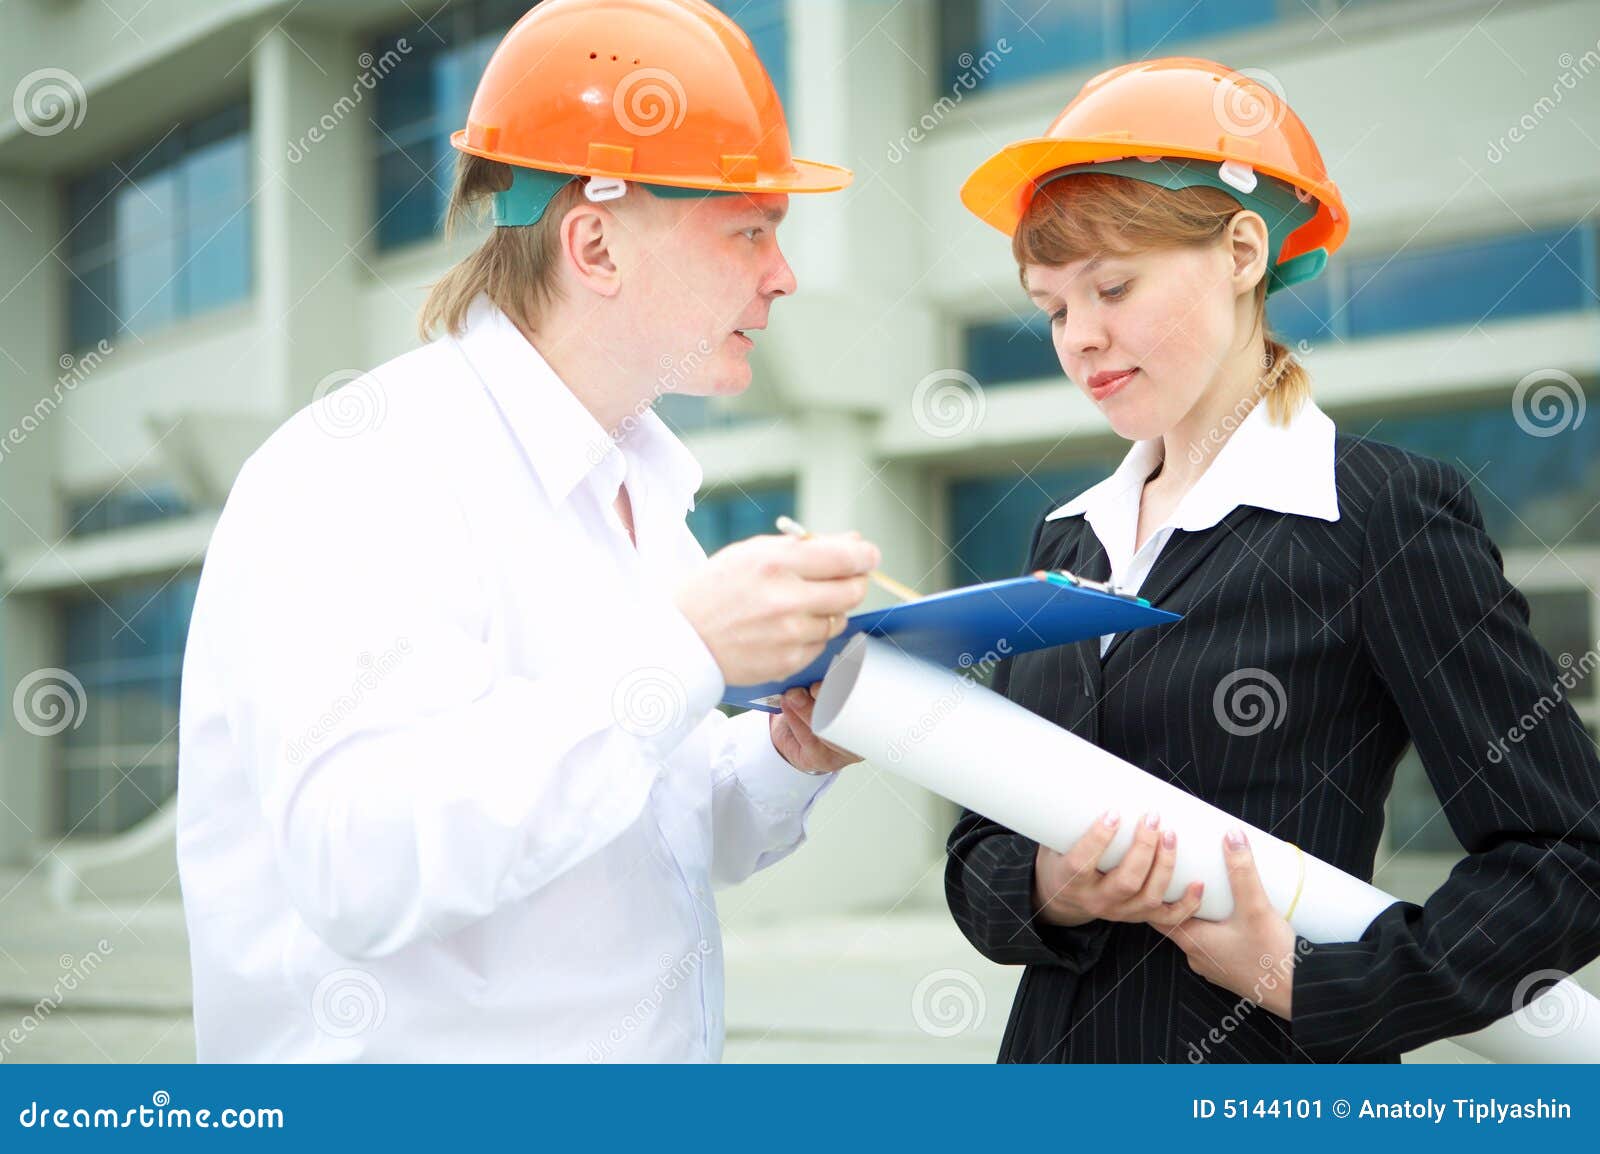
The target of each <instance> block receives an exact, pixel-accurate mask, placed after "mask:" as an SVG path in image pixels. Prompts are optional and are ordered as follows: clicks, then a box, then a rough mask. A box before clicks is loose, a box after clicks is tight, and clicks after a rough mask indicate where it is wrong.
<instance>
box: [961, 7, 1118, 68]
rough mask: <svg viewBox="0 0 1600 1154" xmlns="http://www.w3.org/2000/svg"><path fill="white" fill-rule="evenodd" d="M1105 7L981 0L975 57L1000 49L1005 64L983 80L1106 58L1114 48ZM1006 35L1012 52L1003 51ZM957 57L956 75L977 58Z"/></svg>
mask: <svg viewBox="0 0 1600 1154" xmlns="http://www.w3.org/2000/svg"><path fill="white" fill-rule="evenodd" d="M1109 33H1110V28H1109V26H1108V22H1107V19H1106V8H1105V5H1104V4H1102V3H1101V2H1100V0H1047V2H1045V3H1043V4H1041V3H1038V2H1037V0H1030V2H1028V3H1023V4H1016V3H1005V2H1004V0H982V2H981V3H979V5H978V21H977V39H976V41H975V42H974V43H973V44H971V45H970V46H969V52H970V55H971V57H974V58H981V57H982V56H983V54H984V53H985V52H988V51H991V50H993V51H995V52H997V53H1001V56H1000V60H1001V63H1000V64H999V66H998V67H997V68H995V69H994V70H993V71H991V72H989V73H988V75H987V76H986V77H985V78H984V80H985V83H990V84H1015V83H1017V82H1018V81H1020V80H1027V79H1030V78H1032V77H1035V76H1043V75H1046V74H1048V73H1051V72H1059V71H1061V70H1062V69H1065V68H1073V67H1077V66H1081V65H1084V64H1090V63H1094V62H1096V61H1099V60H1103V59H1105V58H1106V57H1107V56H1108V55H1110V54H1111V52H1112V51H1113V47H1112V45H1111V43H1110V42H1109V39H1108V37H1109ZM1002 39H1004V40H1005V42H1006V47H1007V48H1009V49H1010V51H1004V50H1003V49H1002V48H1001V46H1000V41H1001V40H1002ZM962 59H963V58H961V57H958V58H957V59H956V61H955V65H956V70H957V71H956V75H958V76H959V75H960V73H961V71H962V70H964V69H969V68H972V67H973V62H972V61H970V60H969V62H968V63H966V64H963V63H962Z"/></svg>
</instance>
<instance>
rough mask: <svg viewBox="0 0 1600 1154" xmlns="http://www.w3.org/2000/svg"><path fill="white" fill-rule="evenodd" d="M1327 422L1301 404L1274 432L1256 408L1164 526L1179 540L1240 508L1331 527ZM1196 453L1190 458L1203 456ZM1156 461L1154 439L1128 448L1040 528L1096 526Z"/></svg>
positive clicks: (1335, 500) (1334, 497)
mask: <svg viewBox="0 0 1600 1154" xmlns="http://www.w3.org/2000/svg"><path fill="white" fill-rule="evenodd" d="M1335 432H1336V430H1335V428H1334V424H1333V421H1332V420H1331V419H1330V418H1329V417H1328V415H1327V414H1326V413H1324V412H1323V411H1322V410H1321V409H1319V408H1318V407H1317V405H1316V403H1315V402H1314V401H1312V400H1311V399H1310V398H1307V399H1306V400H1305V402H1304V403H1303V404H1302V405H1301V407H1300V410H1299V412H1297V413H1296V414H1295V415H1294V417H1293V418H1292V419H1291V420H1290V422H1289V424H1288V425H1287V426H1281V425H1275V424H1273V423H1272V421H1271V420H1270V418H1269V413H1268V408H1267V406H1266V405H1264V404H1257V405H1255V406H1254V407H1253V408H1252V409H1251V410H1250V412H1249V414H1248V415H1247V416H1246V417H1245V419H1244V420H1243V421H1241V422H1239V426H1238V428H1237V429H1235V430H1234V432H1233V435H1232V436H1230V437H1229V438H1228V439H1227V441H1226V442H1224V443H1223V445H1222V447H1221V448H1220V449H1216V450H1214V451H1215V452H1216V459H1215V460H1214V461H1212V462H1211V467H1210V468H1208V469H1207V470H1206V471H1205V472H1204V473H1202V474H1201V475H1200V479H1199V480H1198V481H1196V482H1195V485H1194V488H1192V489H1190V490H1189V492H1188V493H1186V494H1185V495H1184V498H1183V500H1182V501H1181V502H1180V503H1179V505H1178V507H1177V509H1175V510H1174V511H1173V514H1172V516H1171V517H1170V518H1169V519H1168V521H1167V524H1168V525H1171V526H1173V527H1174V528H1177V529H1183V530H1185V531H1187V532H1199V531H1200V530H1203V529H1210V528H1212V527H1213V526H1215V525H1216V524H1217V523H1218V522H1220V521H1221V520H1222V519H1223V518H1224V517H1226V516H1227V515H1228V514H1229V513H1231V512H1233V511H1234V510H1235V509H1237V508H1239V507H1240V506H1241V505H1249V506H1252V507H1254V508H1257V509H1269V510H1272V511H1274V512H1278V513H1291V514H1296V515H1298V516H1302V517H1316V518H1318V519H1320V520H1323V521H1337V520H1338V519H1339V496H1338V489H1337V486H1336V485H1335V479H1334V436H1335ZM1205 449H1206V446H1204V445H1196V446H1195V447H1194V449H1193V450H1192V451H1193V452H1196V453H1200V452H1204V451H1205ZM1161 459H1162V449H1161V440H1160V438H1155V439H1153V440H1149V441H1139V442H1136V443H1135V444H1134V446H1133V448H1131V449H1129V450H1128V454H1127V456H1125V457H1124V458H1123V459H1122V464H1120V465H1118V466H1117V470H1116V472H1114V473H1112V474H1111V476H1109V477H1107V478H1106V479H1105V480H1104V481H1101V482H1100V483H1099V484H1098V485H1095V486H1093V487H1092V488H1089V489H1087V490H1085V491H1084V492H1083V493H1080V494H1079V495H1078V496H1077V497H1074V498H1073V499H1072V500H1071V501H1068V502H1067V503H1066V504H1065V505H1062V506H1061V507H1060V508H1059V509H1056V510H1054V511H1052V512H1051V513H1050V514H1049V515H1048V516H1047V517H1046V518H1045V520H1047V521H1054V520H1057V519H1059V518H1062V517H1075V516H1078V515H1080V514H1087V515H1088V517H1089V520H1090V521H1091V522H1093V521H1095V520H1096V519H1097V516H1098V517H1100V518H1104V517H1105V516H1106V515H1108V514H1109V513H1110V512H1111V510H1112V509H1113V508H1114V507H1116V506H1117V505H1119V504H1120V503H1121V502H1122V501H1125V500H1126V499H1127V497H1128V490H1129V489H1130V488H1131V487H1134V486H1140V487H1142V486H1143V484H1144V482H1145V480H1146V479H1147V478H1148V477H1149V476H1150V474H1151V473H1152V472H1154V471H1155V467H1156V465H1157V464H1158V463H1159V462H1160V461H1161Z"/></svg>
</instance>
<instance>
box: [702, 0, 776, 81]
mask: <svg viewBox="0 0 1600 1154" xmlns="http://www.w3.org/2000/svg"><path fill="white" fill-rule="evenodd" d="M714 2H715V3H716V5H717V7H718V8H721V9H722V10H723V11H724V12H726V13H727V14H728V15H729V16H731V17H733V19H734V21H735V22H736V23H737V24H738V25H739V27H741V28H743V29H744V31H745V34H746V35H747V36H749V37H750V42H751V43H752V44H754V45H755V48H756V55H757V56H759V57H760V58H761V63H762V64H763V65H765V66H766V69H767V74H768V75H769V76H771V77H772V86H773V87H774V88H775V89H777V90H778V99H779V100H780V101H782V102H783V103H784V104H786V105H787V104H788V103H789V98H790V95H791V94H790V92H789V24H788V20H787V18H786V13H785V11H784V8H785V0H714Z"/></svg>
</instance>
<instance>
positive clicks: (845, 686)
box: [811, 633, 867, 737]
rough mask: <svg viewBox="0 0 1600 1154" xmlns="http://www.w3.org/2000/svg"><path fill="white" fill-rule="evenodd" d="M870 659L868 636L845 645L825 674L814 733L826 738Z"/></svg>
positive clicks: (814, 712) (813, 718)
mask: <svg viewBox="0 0 1600 1154" xmlns="http://www.w3.org/2000/svg"><path fill="white" fill-rule="evenodd" d="M866 658H867V635H866V634H865V633H857V634H856V635H855V636H854V637H852V638H850V640H849V641H846V642H845V643H844V648H843V649H841V650H839V655H838V656H837V657H835V658H834V659H833V662H832V664H830V665H829V666H828V672H827V673H825V674H823V677H822V688H821V689H820V690H818V691H817V701H816V704H815V705H814V706H813V707H812V712H811V731H812V732H813V733H815V734H818V735H819V736H824V737H825V736H826V735H827V731H828V727H829V726H831V725H832V724H833V723H834V721H835V720H837V719H838V716H839V711H840V710H841V709H843V708H844V703H845V701H846V699H848V698H849V696H850V691H851V690H852V689H854V688H855V685H856V679H857V678H858V677H860V676H861V665H862V663H863V662H864V661H865V660H866Z"/></svg>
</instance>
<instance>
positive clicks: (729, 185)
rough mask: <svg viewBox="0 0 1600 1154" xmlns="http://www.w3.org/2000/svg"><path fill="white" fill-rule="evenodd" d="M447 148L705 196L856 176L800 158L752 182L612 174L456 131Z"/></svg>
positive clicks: (824, 185)
mask: <svg viewBox="0 0 1600 1154" xmlns="http://www.w3.org/2000/svg"><path fill="white" fill-rule="evenodd" d="M450 144H451V146H452V147H454V148H455V149H456V150H458V151H460V152H466V153H470V154H471V155H473V156H481V157H483V158H484V159H485V160H498V161H499V162H500V163H502V164H510V165H514V166H516V167H518V168H536V169H539V170H541V171H544V172H565V173H569V174H571V175H572V176H606V177H612V178H615V179H617V180H632V181H637V182H639V183H640V184H658V185H666V186H667V187H669V188H694V189H700V190H702V191H705V192H748V193H752V194H759V193H768V194H779V193H784V194H787V193H809V192H839V191H840V190H842V189H845V188H848V187H849V186H850V183H851V182H852V181H853V180H855V173H854V172H852V171H851V170H850V169H848V168H842V167H840V166H839V165H836V164H823V163H822V162H821V161H817V160H801V159H800V158H799V157H796V158H795V159H794V162H793V168H792V169H791V170H789V171H786V172H776V173H760V174H759V175H757V177H756V179H755V180H752V181H728V180H723V179H721V178H720V177H714V176H707V177H705V178H703V179H701V178H695V177H690V176H684V175H683V174H681V173H650V172H614V171H611V170H609V169H604V170H603V169H598V168H588V167H568V166H566V165H552V164H549V163H546V162H543V161H540V160H538V159H536V158H533V157H527V156H513V155H510V154H508V153H504V152H498V151H492V150H489V149H482V148H474V147H472V146H471V145H469V144H468V143H467V133H466V130H465V129H457V130H456V131H455V132H453V133H451V134H450Z"/></svg>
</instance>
